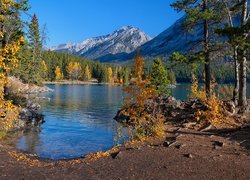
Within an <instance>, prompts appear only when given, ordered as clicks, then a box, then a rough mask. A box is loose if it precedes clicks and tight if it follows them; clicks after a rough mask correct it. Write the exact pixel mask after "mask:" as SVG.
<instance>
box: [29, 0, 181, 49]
mask: <svg viewBox="0 0 250 180" xmlns="http://www.w3.org/2000/svg"><path fill="white" fill-rule="evenodd" d="M173 1H174V0H30V5H31V10H30V11H29V14H33V13H34V12H35V13H36V14H37V16H38V19H39V22H40V25H41V26H42V25H44V24H46V26H47V30H48V37H49V39H50V40H49V41H48V42H47V46H53V45H59V44H62V43H67V42H81V41H83V40H84V39H86V38H89V37H93V36H99V35H105V34H109V33H111V32H113V31H114V30H116V29H118V28H119V27H122V26H126V25H131V26H134V27H138V28H140V29H141V30H143V31H145V32H146V33H147V34H148V35H150V36H151V37H154V36H156V35H158V34H159V33H161V32H162V31H164V30H165V29H166V28H167V27H169V26H170V25H172V24H173V23H174V22H175V21H176V20H177V19H178V18H180V16H181V14H177V13H176V12H175V11H174V10H173V9H172V8H171V7H170V4H171V2H173Z"/></svg>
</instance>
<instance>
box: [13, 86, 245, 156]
mask: <svg viewBox="0 0 250 180" xmlns="http://www.w3.org/2000/svg"><path fill="white" fill-rule="evenodd" d="M49 87H50V88H51V89H54V92H50V93H46V94H41V95H40V96H41V97H46V98H47V99H44V100H40V101H39V103H40V104H41V106H42V111H43V114H44V115H45V121H46V122H45V123H44V124H42V125H41V127H39V128H35V129H32V130H29V131H27V132H25V133H24V134H23V136H22V137H21V138H20V139H18V141H17V143H16V147H17V148H18V149H19V150H22V151H25V152H28V153H33V154H37V155H38V156H39V157H41V158H49V159H70V158H78V157H83V156H84V155H86V154H89V153H93V152H97V151H105V150H108V149H110V148H111V147H112V146H114V145H117V144H118V143H123V142H124V141H126V135H125V136H124V137H120V136H118V134H120V133H118V130H119V129H120V128H119V124H118V123H117V122H116V121H114V120H113V117H114V116H115V115H116V112H117V110H119V108H120V107H121V104H122V99H123V96H124V94H123V91H122V87H120V86H105V85H103V86H101V85H100V86H99V85H49ZM189 87H190V84H181V85H177V87H176V88H175V89H173V90H172V95H173V96H175V97H176V98H177V99H181V100H184V99H187V96H188V94H189V90H188V89H189ZM248 87H249V86H248ZM248 97H250V92H248ZM124 134H126V132H125V133H124Z"/></svg>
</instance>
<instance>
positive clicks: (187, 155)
mask: <svg viewBox="0 0 250 180" xmlns="http://www.w3.org/2000/svg"><path fill="white" fill-rule="evenodd" d="M183 156H184V157H186V158H193V157H194V156H193V155H192V154H184V155H183Z"/></svg>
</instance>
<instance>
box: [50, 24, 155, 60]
mask: <svg viewBox="0 0 250 180" xmlns="http://www.w3.org/2000/svg"><path fill="white" fill-rule="evenodd" d="M149 40H151V38H150V37H149V36H148V35H147V34H145V33H144V32H143V31H141V30H140V29H138V28H135V27H132V26H123V27H121V28H119V29H118V30H116V31H114V32H113V33H111V34H108V35H105V36H98V37H93V38H88V39H86V40H84V41H83V42H81V43H67V44H62V45H59V46H55V47H51V48H49V49H50V50H51V51H59V52H67V53H70V54H75V55H79V56H82V57H85V58H88V59H92V60H96V59H99V58H101V57H103V56H107V55H110V54H120V53H131V52H132V51H134V50H136V49H137V48H138V47H139V46H141V45H143V44H144V43H146V42H148V41H149Z"/></svg>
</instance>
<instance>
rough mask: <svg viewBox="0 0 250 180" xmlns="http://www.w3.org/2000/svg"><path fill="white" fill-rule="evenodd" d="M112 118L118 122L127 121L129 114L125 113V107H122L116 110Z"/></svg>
mask: <svg viewBox="0 0 250 180" xmlns="http://www.w3.org/2000/svg"><path fill="white" fill-rule="evenodd" d="M114 119H115V120H116V121H117V122H119V123H128V120H129V116H127V115H125V109H122V110H119V111H118V112H117V114H116V116H115V117H114Z"/></svg>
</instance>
